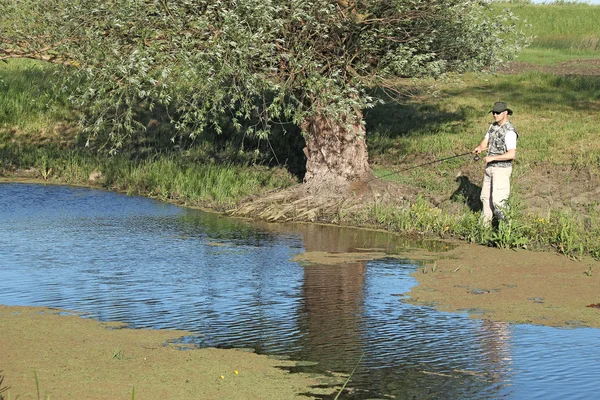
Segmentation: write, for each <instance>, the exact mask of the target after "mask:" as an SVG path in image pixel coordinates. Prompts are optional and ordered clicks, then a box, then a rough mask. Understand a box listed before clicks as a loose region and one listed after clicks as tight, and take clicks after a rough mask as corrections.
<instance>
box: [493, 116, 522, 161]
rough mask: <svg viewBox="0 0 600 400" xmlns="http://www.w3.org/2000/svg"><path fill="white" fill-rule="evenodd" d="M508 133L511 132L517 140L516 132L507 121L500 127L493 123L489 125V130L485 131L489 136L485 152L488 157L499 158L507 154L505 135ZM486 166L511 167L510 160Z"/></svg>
mask: <svg viewBox="0 0 600 400" xmlns="http://www.w3.org/2000/svg"><path fill="white" fill-rule="evenodd" d="M510 131H513V132H514V133H515V134H516V135H517V139H518V138H519V134H518V133H517V130H516V129H515V127H514V126H513V124H511V123H510V122H509V121H507V122H506V123H505V124H504V125H502V126H500V125H498V124H495V123H494V124H491V125H490V129H488V131H487V135H489V138H488V150H487V154H488V156H499V155H501V154H504V153H506V152H507V149H506V134H507V133H508V132H510ZM488 165H489V166H494V167H511V166H512V160H509V161H492V162H491V163H488Z"/></svg>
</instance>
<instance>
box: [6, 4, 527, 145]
mask: <svg viewBox="0 0 600 400" xmlns="http://www.w3.org/2000/svg"><path fill="white" fill-rule="evenodd" d="M486 10H487V6H486V5H485V4H484V3H482V2H480V1H475V0H467V1H457V0H428V1H421V0H402V1H400V0H394V1H388V0H386V1H383V0H368V1H348V0H337V1H321V0H292V1H289V2H280V1H276V0H236V1H232V0H210V1H208V0H204V1H194V2H192V1H190V0H176V1H170V2H164V1H160V0H154V1H152V0H127V1H117V0H108V1H102V2H97V1H92V0H78V1H71V0H49V1H44V2H39V1H36V0H22V1H18V2H2V3H1V5H0V12H2V14H3V16H5V17H7V19H5V22H4V23H2V24H0V36H1V37H2V38H3V39H2V42H1V45H0V59H2V58H4V59H6V58H16V57H33V58H38V59H42V60H45V61H51V62H55V63H58V64H60V65H64V66H65V72H66V73H69V76H71V77H72V78H73V79H75V80H76V81H77V82H78V85H73V86H72V87H76V88H77V91H76V93H74V94H73V96H72V98H71V99H72V100H73V102H74V104H76V105H77V107H78V108H80V109H81V110H82V111H84V114H83V115H84V118H83V123H84V126H85V127H86V129H87V132H88V133H89V134H90V135H91V137H92V138H94V137H101V135H102V134H108V137H107V138H106V139H107V140H108V142H107V143H108V145H109V146H110V147H112V148H113V150H115V149H119V148H120V147H121V146H122V145H123V143H124V141H126V140H128V139H129V138H131V137H133V136H135V135H138V134H140V133H143V132H144V131H145V130H146V129H147V126H148V124H147V121H144V120H141V119H140V118H139V115H140V113H142V114H143V113H144V112H145V111H152V110H154V109H156V108H161V109H162V110H163V112H164V114H165V115H168V119H169V122H170V123H171V124H172V127H173V128H174V130H173V133H172V135H173V136H172V139H173V140H175V139H176V136H177V135H186V136H188V137H191V138H194V137H196V136H197V135H198V134H199V133H201V132H203V131H204V130H206V129H208V128H211V129H213V130H215V131H216V132H220V131H221V129H222V123H223V121H224V119H225V120H226V121H230V122H231V124H232V125H233V126H234V127H235V128H236V129H238V130H240V131H244V132H246V133H247V134H257V135H259V136H260V137H266V136H267V135H268V133H269V131H270V130H271V128H272V126H273V124H278V123H281V122H290V123H292V124H294V125H296V126H301V125H302V123H303V122H304V121H305V120H306V118H307V117H309V116H315V115H324V116H327V117H328V118H338V119H343V118H348V117H349V118H350V119H352V118H353V117H352V116H353V115H359V113H355V112H354V111H353V110H360V109H364V108H367V107H370V106H372V105H373V104H375V102H376V100H375V99H374V98H373V97H371V95H370V94H369V93H367V92H366V91H365V88H367V87H369V86H372V85H386V82H387V81H388V80H389V79H391V78H394V77H425V76H439V75H441V74H444V73H447V72H450V71H457V72H464V71H471V70H480V69H482V68H484V67H487V66H494V65H497V64H498V63H501V62H504V61H506V60H507V59H510V58H511V57H513V56H514V55H515V53H516V52H518V50H519V49H520V48H521V47H522V45H523V44H524V39H523V36H522V35H521V34H520V32H519V31H518V30H517V28H516V18H515V17H514V16H513V15H512V14H511V13H510V12H504V13H502V14H500V16H499V17H498V16H497V15H495V16H493V17H492V16H490V15H489V13H487V11H486ZM6 21H10V22H6ZM346 122H352V121H349V120H346Z"/></svg>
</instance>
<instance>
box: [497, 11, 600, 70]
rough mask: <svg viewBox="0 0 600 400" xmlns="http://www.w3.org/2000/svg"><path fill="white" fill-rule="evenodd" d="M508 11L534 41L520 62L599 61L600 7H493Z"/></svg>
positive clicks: (521, 56) (546, 63) (547, 63)
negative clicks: (599, 23) (518, 20)
mask: <svg viewBox="0 0 600 400" xmlns="http://www.w3.org/2000/svg"><path fill="white" fill-rule="evenodd" d="M504 8H509V9H510V10H511V11H512V12H513V13H515V14H516V15H517V16H519V18H521V20H522V21H523V24H522V28H523V30H524V31H525V32H526V33H527V34H528V36H531V37H532V38H533V40H532V43H531V46H530V47H529V48H526V49H525V50H524V51H523V52H522V53H521V55H520V56H519V60H520V61H527V62H533V63H536V64H545V65H550V64H555V63H557V62H561V61H568V60H572V59H581V58H585V59H597V58H600V54H598V50H600V31H599V30H598V21H600V6H595V5H589V4H582V3H578V2H555V3H548V4H528V3H527V2H518V1H517V2H507V3H496V4H494V5H493V10H495V12H502V10H503V9H504Z"/></svg>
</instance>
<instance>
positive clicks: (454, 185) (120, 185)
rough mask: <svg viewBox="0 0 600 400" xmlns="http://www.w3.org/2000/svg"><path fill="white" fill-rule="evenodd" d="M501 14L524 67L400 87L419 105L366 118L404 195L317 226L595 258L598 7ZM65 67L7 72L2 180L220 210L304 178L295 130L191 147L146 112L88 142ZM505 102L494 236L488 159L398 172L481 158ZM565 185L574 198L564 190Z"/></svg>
mask: <svg viewBox="0 0 600 400" xmlns="http://www.w3.org/2000/svg"><path fill="white" fill-rule="evenodd" d="M494 7H496V9H497V11H498V12H501V10H502V8H504V7H510V8H511V9H512V11H513V12H514V13H515V14H517V15H518V16H519V17H521V18H522V19H523V20H525V21H526V22H527V23H528V24H529V25H528V28H526V31H527V33H528V34H529V35H531V36H532V37H533V39H532V44H531V46H530V47H529V48H527V49H525V50H524V51H523V52H522V53H521V54H520V56H519V59H518V61H519V62H518V63H517V64H520V63H527V64H528V67H526V68H522V69H519V70H514V69H510V71H508V72H510V73H507V72H506V71H502V69H501V70H500V71H499V72H498V73H485V74H467V75H462V76H450V77H448V78H447V79H444V80H437V81H433V80H428V81H419V82H417V83H415V82H412V81H410V82H406V81H399V82H398V83H397V90H398V92H400V93H410V94H411V96H410V97H408V96H407V97H405V98H403V99H402V101H401V102H400V103H396V102H390V103H386V104H380V105H378V106H376V107H375V108H373V109H370V110H368V112H367V113H366V114H365V117H366V127H367V144H368V147H369V155H370V159H371V165H372V167H373V172H374V173H375V175H376V176H380V177H384V176H385V177H384V178H383V180H385V181H388V182H393V183H394V184H396V185H401V186H402V187H404V188H406V191H407V194H406V196H405V199H404V200H398V202H397V204H389V203H383V202H382V203H381V204H376V205H374V206H370V207H367V208H362V209H359V210H352V211H350V210H345V209H343V208H340V209H338V210H337V211H336V212H335V213H329V214H322V215H317V216H316V217H315V220H317V221H323V222H335V223H340V224H348V225H358V226H370V227H379V228H385V229H387V230H389V231H392V232H402V233H411V234H421V235H435V236H441V237H457V238H461V239H464V240H467V241H469V242H473V243H480V244H484V245H491V246H498V247H504V248H515V247H519V248H528V249H536V248H552V249H555V250H556V251H558V252H560V253H562V254H565V255H568V256H571V257H579V256H583V255H591V256H594V257H596V258H600V227H598V225H597V224H596V223H594V221H597V220H598V218H599V217H600V204H599V201H598V199H597V195H594V192H593V189H591V188H590V186H591V185H594V183H595V182H598V171H599V167H600V144H599V142H598V141H597V139H596V138H597V127H598V126H599V123H600V73H599V72H598V71H599V70H600V55H598V48H599V47H598V46H599V45H598V42H599V40H600V38H599V36H600V35H598V33H597V28H596V24H597V21H598V20H599V19H600V7H597V6H589V5H583V4H560V5H550V4H549V5H531V4H524V3H520V2H517V3H515V4H495V5H494ZM581 60H591V61H589V62H587V63H583V62H582V61H581ZM538 67H539V68H538ZM542 67H544V68H550V67H551V68H554V69H548V70H546V69H543V68H542ZM57 71H58V69H57V68H56V67H53V66H52V65H46V64H40V63H37V62H34V61H27V60H18V61H16V60H15V61H10V62H7V63H3V64H0V161H1V164H0V176H6V177H8V178H9V179H14V178H36V179H39V180H41V181H46V182H57V183H68V184H85V185H98V186H102V187H106V188H109V189H112V190H119V191H125V192H127V193H130V194H141V195H146V196H152V197H156V198H159V199H162V200H165V201H172V202H176V203H178V204H185V205H189V206H198V207H210V208H213V209H216V210H219V211H224V210H228V209H231V208H234V207H235V206H236V205H237V204H238V203H239V202H240V201H242V200H243V199H245V198H248V197H249V196H260V195H263V194H265V193H266V192H268V191H272V190H275V189H281V188H285V187H289V186H292V185H294V184H296V183H298V182H299V180H300V179H301V178H302V174H303V172H304V171H303V165H304V162H305V159H304V157H303V154H302V146H303V143H301V141H300V140H297V139H295V137H299V135H290V131H291V130H294V129H297V128H295V127H285V129H283V128H279V129H280V131H278V132H274V133H273V134H272V135H271V137H270V138H268V139H265V138H259V137H253V136H251V135H245V136H240V135H238V134H235V133H234V132H233V129H229V128H230V126H229V124H230V121H226V120H224V121H223V124H222V127H221V128H222V129H223V132H222V133H221V134H219V135H217V134H216V132H212V131H210V130H207V131H205V132H204V133H202V134H201V135H198V136H197V137H195V139H194V140H189V141H187V142H183V141H181V140H174V139H173V135H172V132H170V130H169V129H170V128H169V124H168V123H166V121H165V114H162V113H161V110H154V111H153V112H151V111H150V110H140V112H147V113H148V117H147V124H146V126H145V127H143V130H144V131H145V133H146V134H145V135H144V136H143V137H142V136H140V137H135V135H134V136H133V138H132V140H131V142H130V143H127V144H126V145H125V146H123V147H122V148H121V149H120V151H119V153H118V154H112V155H111V154H109V150H110V148H109V147H110V146H103V143H92V144H90V143H89V142H87V138H86V136H85V135H83V133H82V130H81V129H80V128H79V126H78V124H77V121H78V115H77V114H78V112H77V110H74V109H72V108H71V107H70V106H69V99H68V94H67V93H66V92H61V91H58V90H57V89H56V88H57V87H59V85H57V84H56V83H57V82H58V81H59V80H60V79H61V77H60V76H59V75H57V73H56V72H57ZM497 100H503V101H507V102H508V103H509V105H510V106H511V108H512V109H513V110H515V114H514V115H513V117H512V121H513V122H514V123H515V125H516V127H517V129H518V130H519V134H520V141H519V149H518V159H517V161H516V164H515V170H514V175H513V183H514V187H513V198H512V200H511V201H512V205H511V207H510V215H509V218H508V219H507V221H506V222H505V221H500V222H499V223H498V224H497V226H495V227H493V228H490V227H486V226H484V225H482V224H481V223H480V220H479V208H478V207H479V204H478V191H479V190H480V187H479V185H480V182H479V180H480V178H481V174H482V168H483V166H482V164H481V163H477V162H474V161H473V160H472V159H471V158H470V157H460V158H455V159H452V160H448V161H447V162H442V163H434V164H432V165H428V166H426V167H423V168H415V169H411V170H410V171H405V172H402V173H398V174H393V172H394V171H400V170H402V169H405V168H407V167H412V166H418V165H420V164H423V163H427V162H430V161H434V160H436V159H440V158H444V157H448V156H452V155H455V154H461V153H465V152H468V151H470V150H472V149H473V148H474V147H475V146H476V145H477V143H479V141H480V140H481V137H482V135H483V134H484V132H485V130H486V129H487V125H488V124H489V123H490V119H489V118H488V115H487V111H488V110H489V107H490V106H491V104H493V102H494V101H497ZM163 111H164V110H163ZM165 112H166V111H165ZM286 131H287V134H286ZM292 136H294V138H292ZM561 187H562V188H571V190H570V193H569V191H568V190H567V191H566V192H565V191H564V190H563V192H565V193H562V194H561V193H559V192H560V191H559V190H558V189H557V188H561ZM586 193H589V196H587V197H586V196H585V194H586ZM582 195H584V196H583V197H581V196H582ZM565 196H571V197H576V196H579V197H578V199H577V201H571V199H570V198H568V197H565Z"/></svg>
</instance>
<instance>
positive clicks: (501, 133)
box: [473, 101, 519, 224]
mask: <svg viewBox="0 0 600 400" xmlns="http://www.w3.org/2000/svg"><path fill="white" fill-rule="evenodd" d="M490 113H492V115H493V117H494V123H492V124H491V125H490V127H489V129H488V131H487V133H486V134H485V137H484V138H483V140H482V141H481V143H479V145H478V146H477V147H475V150H473V153H474V154H479V153H481V152H482V151H486V150H487V155H486V156H485V157H484V159H483V160H484V161H485V173H484V175H483V185H482V186H481V197H480V198H481V202H482V203H483V222H484V223H485V224H490V223H491V222H492V219H493V217H494V216H496V218H497V219H498V220H506V215H505V207H506V201H507V200H508V196H509V195H510V176H511V174H512V162H513V160H514V159H515V156H516V154H517V139H518V137H519V135H518V133H517V130H516V129H515V127H514V126H513V124H512V123H511V122H510V121H509V120H508V116H509V115H512V113H513V112H512V110H511V109H510V108H508V106H507V105H506V103H505V102H503V101H498V102H496V103H494V107H493V108H492V109H491V110H490Z"/></svg>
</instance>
